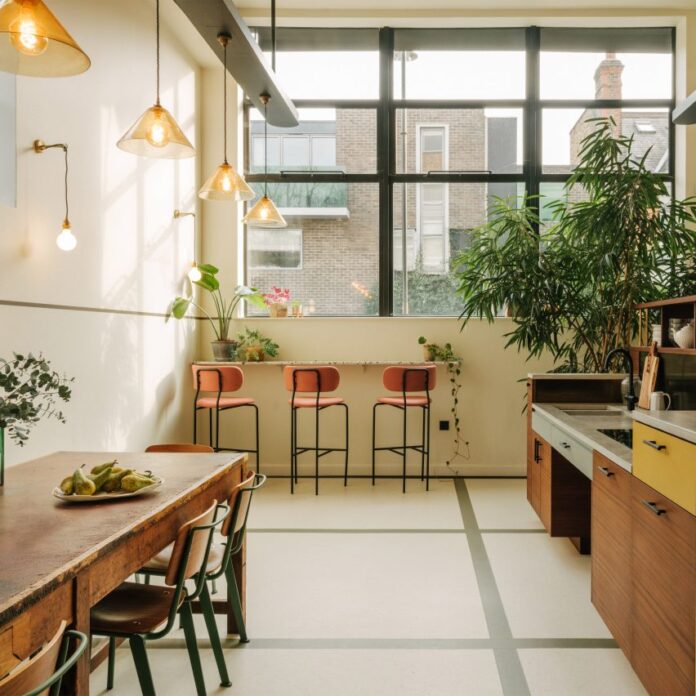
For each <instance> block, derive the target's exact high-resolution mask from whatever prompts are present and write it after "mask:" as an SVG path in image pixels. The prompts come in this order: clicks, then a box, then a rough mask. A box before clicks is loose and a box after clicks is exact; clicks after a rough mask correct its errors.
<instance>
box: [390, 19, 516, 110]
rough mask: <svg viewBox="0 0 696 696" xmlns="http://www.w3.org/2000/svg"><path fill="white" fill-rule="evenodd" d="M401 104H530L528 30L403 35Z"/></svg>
mask: <svg viewBox="0 0 696 696" xmlns="http://www.w3.org/2000/svg"><path fill="white" fill-rule="evenodd" d="M394 42H395V46H394V47H395V53H394V61H395V62H394V98H395V99H433V100H444V99H524V96H525V78H526V72H525V59H526V55H525V44H524V42H525V38H524V30H522V29H516V28H515V29H397V30H396V31H395V32H394Z"/></svg>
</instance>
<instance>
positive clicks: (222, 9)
mask: <svg viewBox="0 0 696 696" xmlns="http://www.w3.org/2000/svg"><path fill="white" fill-rule="evenodd" d="M174 1H175V2H176V4H177V5H178V6H179V7H180V8H181V9H182V10H183V12H184V14H185V15H186V16H187V17H188V18H189V20H190V21H191V23H192V24H193V26H194V27H196V29H197V30H198V32H199V33H200V35H201V36H202V37H203V38H204V39H205V41H206V43H207V44H208V45H209V46H210V48H212V49H213V52H214V53H215V55H216V56H217V57H218V58H219V59H220V63H222V61H223V52H222V47H221V46H220V44H219V42H218V39H217V37H218V34H220V33H221V32H224V33H227V34H229V35H230V36H231V37H232V40H231V41H230V43H229V45H228V46H227V65H228V69H229V72H230V74H231V75H232V77H234V79H235V80H236V81H237V83H238V84H239V85H240V86H241V87H242V89H243V90H244V93H245V95H246V96H247V97H248V99H249V100H250V101H251V103H252V104H253V105H254V106H255V107H256V108H257V109H258V110H259V111H261V112H263V103H262V102H261V99H260V96H261V94H264V93H265V94H268V95H270V97H271V99H270V101H269V102H268V123H269V124H270V125H272V126H278V127H281V128H291V127H293V126H296V125H297V124H298V121H299V118H298V114H297V109H296V108H295V105H294V104H293V103H292V101H291V100H290V98H289V97H287V96H286V94H285V93H284V92H283V90H282V89H281V88H280V85H279V84H278V79H277V77H276V75H275V73H274V72H273V70H271V68H270V66H269V65H268V63H267V62H266V59H265V58H264V55H263V53H262V52H261V49H260V48H259V46H258V44H257V43H256V41H255V40H254V37H253V36H252V34H251V32H250V31H249V27H248V26H247V25H246V22H245V21H244V20H243V19H242V16H241V15H240V14H239V10H238V9H237V8H236V7H235V5H234V3H233V2H232V0H174Z"/></svg>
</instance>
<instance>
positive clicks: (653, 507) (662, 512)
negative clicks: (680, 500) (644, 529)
mask: <svg viewBox="0 0 696 696" xmlns="http://www.w3.org/2000/svg"><path fill="white" fill-rule="evenodd" d="M640 502H641V503H643V505H645V507H646V508H648V510H650V512H652V513H654V514H655V515H657V516H658V517H659V516H660V515H666V514H667V510H663V509H662V508H659V507H657V503H650V502H648V501H647V500H641V501H640Z"/></svg>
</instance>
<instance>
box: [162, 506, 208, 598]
mask: <svg viewBox="0 0 696 696" xmlns="http://www.w3.org/2000/svg"><path fill="white" fill-rule="evenodd" d="M216 508H217V500H214V501H213V504H212V505H211V506H210V507H209V508H208V509H207V510H206V511H205V512H203V513H201V514H200V515H198V517H194V518H193V519H192V520H189V521H188V522H186V523H185V524H183V525H181V527H179V531H178V532H177V534H176V539H175V541H174V548H173V549H172V555H171V558H170V559H169V566H168V567H167V575H166V577H165V579H164V581H165V582H166V583H167V585H171V586H174V585H176V584H177V582H178V581H179V578H180V576H181V573H182V572H183V576H184V579H185V580H189V579H191V578H192V577H193V576H194V575H196V573H198V572H200V570H201V567H202V566H203V562H204V561H205V560H206V553H207V551H208V548H209V546H210V540H211V538H212V533H213V530H212V528H211V529H196V527H206V526H208V525H210V524H212V522H213V520H214V519H215V510H216ZM189 536H190V537H191V542H190V546H189V554H188V558H185V551H186V548H187V544H188V542H189ZM183 563H186V565H185V567H183V569H182V564H183Z"/></svg>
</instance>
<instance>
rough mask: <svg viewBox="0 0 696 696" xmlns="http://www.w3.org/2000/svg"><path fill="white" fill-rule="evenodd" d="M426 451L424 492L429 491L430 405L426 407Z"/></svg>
mask: <svg viewBox="0 0 696 696" xmlns="http://www.w3.org/2000/svg"><path fill="white" fill-rule="evenodd" d="M426 433H427V435H428V449H427V454H426V455H425V490H426V491H429V490H430V405H428V417H427V430H426Z"/></svg>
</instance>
